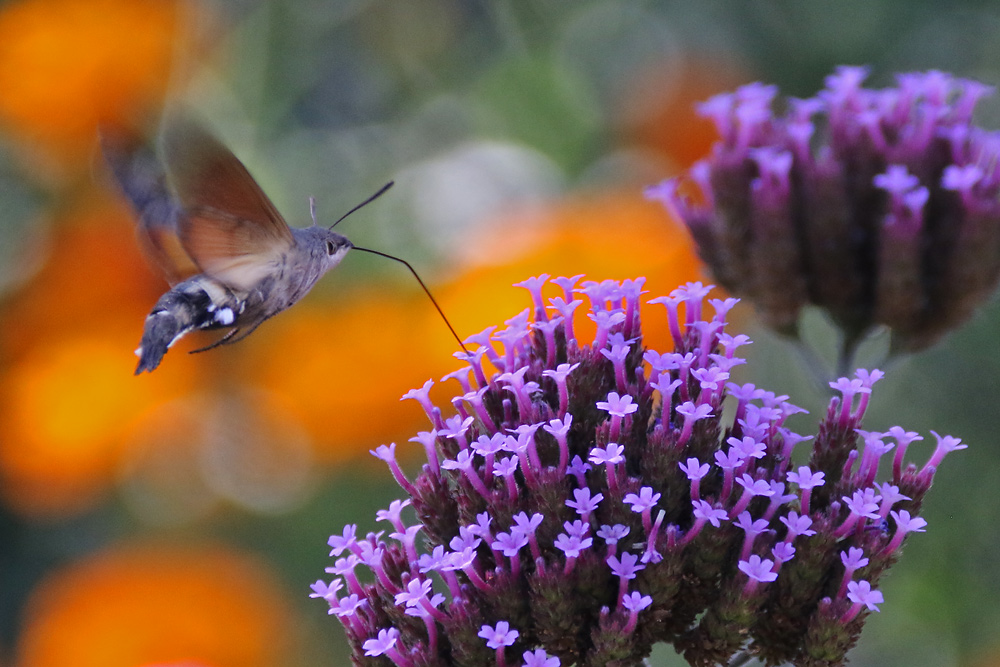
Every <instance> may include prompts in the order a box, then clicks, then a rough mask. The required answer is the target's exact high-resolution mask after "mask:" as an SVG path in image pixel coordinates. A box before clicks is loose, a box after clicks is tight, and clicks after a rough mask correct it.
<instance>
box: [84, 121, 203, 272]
mask: <svg viewBox="0 0 1000 667" xmlns="http://www.w3.org/2000/svg"><path fill="white" fill-rule="evenodd" d="M100 139H101V151H102V152H103V154H104V160H105V162H106V163H107V164H108V167H109V168H110V169H111V173H112V175H114V177H115V180H116V181H117V183H118V187H119V188H120V189H121V191H122V193H123V194H124V195H125V196H126V197H127V198H128V200H129V203H131V204H132V208H133V209H134V210H135V213H136V216H137V220H136V223H137V224H136V234H137V236H138V238H139V244H140V246H141V247H142V249H143V251H144V252H145V253H146V255H148V256H149V258H150V260H151V261H152V262H153V263H155V264H156V265H158V266H159V267H160V268H161V269H162V270H163V273H164V275H165V276H166V278H167V280H168V281H169V282H170V284H171V285H175V284H177V283H179V282H181V281H182V280H185V279H186V278H190V277H191V276H193V275H194V274H196V273H198V272H199V270H198V267H197V265H196V264H195V263H194V261H193V260H192V259H191V257H190V256H189V255H188V254H187V251H186V250H184V247H183V246H182V245H181V242H180V239H179V238H178V229H177V223H178V220H179V219H180V217H181V207H180V204H179V203H178V202H177V201H176V200H175V199H174V197H173V195H172V194H171V193H170V190H169V188H168V187H167V180H166V173H165V172H164V170H163V166H162V165H161V164H160V161H159V160H158V159H157V157H156V154H155V152H154V151H153V149H152V148H151V147H150V146H149V145H148V144H147V143H146V141H145V139H144V137H142V136H139V135H137V134H135V133H134V132H129V131H127V130H126V129H124V128H117V127H102V128H101V131H100Z"/></svg>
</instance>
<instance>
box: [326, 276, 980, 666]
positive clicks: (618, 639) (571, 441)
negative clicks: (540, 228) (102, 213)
mask: <svg viewBox="0 0 1000 667" xmlns="http://www.w3.org/2000/svg"><path fill="white" fill-rule="evenodd" d="M546 279H547V277H546V276H542V277H540V278H532V279H530V280H527V281H524V282H523V283H520V286H523V287H526V288H527V289H528V290H529V291H530V292H531V295H532V300H533V307H532V308H531V309H529V310H525V311H524V312H523V313H521V314H520V315H518V316H516V317H514V318H511V319H510V320H508V321H507V323H506V324H507V327H506V328H505V329H503V330H500V331H497V330H496V328H495V327H491V328H489V329H487V330H486V331H484V332H483V333H481V334H479V335H477V336H473V337H471V338H470V339H469V342H470V344H472V345H477V346H478V347H477V349H476V351H475V352H472V353H471V354H461V353H460V356H461V357H463V358H464V360H465V361H466V362H467V364H468V366H467V367H466V368H465V369H464V370H462V371H459V372H455V373H451V374H449V375H448V376H447V377H446V379H447V380H449V381H454V382H455V383H456V384H458V385H459V386H460V390H459V391H458V395H457V396H456V397H455V398H454V399H452V406H453V410H449V411H448V412H453V414H452V415H451V416H445V413H444V411H442V410H441V409H440V408H438V407H437V406H436V405H434V404H433V403H432V401H431V399H430V397H429V390H430V388H431V385H432V384H433V383H432V382H428V383H427V384H425V385H424V386H423V387H422V388H420V389H415V390H413V391H411V392H409V393H407V394H406V396H404V398H410V399H414V400H417V401H419V402H420V404H421V405H422V406H423V407H424V409H425V411H426V413H427V415H428V417H429V419H430V422H431V426H432V428H431V430H429V431H426V432H422V433H419V434H418V435H417V437H415V438H414V439H413V440H414V441H415V442H417V443H419V444H420V445H422V446H423V447H424V449H425V452H426V455H427V463H426V464H424V465H423V467H422V470H421V471H420V474H419V475H418V476H417V477H416V479H414V480H413V481H411V480H409V479H408V478H407V477H406V476H405V475H404V473H403V471H402V470H401V469H400V466H399V465H398V464H397V461H396V456H395V449H396V445H395V444H392V445H388V446H382V447H380V448H379V449H378V450H377V451H376V452H375V454H376V456H378V457H379V458H381V459H382V460H384V461H385V462H386V463H388V465H389V468H390V470H391V472H392V474H393V475H394V477H395V478H396V480H397V481H398V482H399V484H400V485H401V486H402V487H403V489H404V490H405V491H406V493H407V494H408V495H409V498H408V499H407V500H405V501H395V502H393V503H392V504H391V505H390V507H389V508H388V509H386V510H383V511H381V512H379V513H378V517H377V518H378V520H379V521H383V522H385V523H387V524H388V530H389V533H388V535H386V533H385V531H382V532H377V533H369V534H367V535H364V536H362V535H359V534H358V531H357V526H354V525H351V526H347V527H346V528H345V529H344V531H343V532H342V533H341V534H338V535H334V536H333V537H331V538H330V541H329V544H330V546H331V547H332V549H333V550H332V553H331V556H333V557H335V558H336V561H335V563H334V565H333V566H332V567H329V568H327V571H328V572H329V573H331V574H333V575H334V576H335V578H334V579H333V580H332V581H331V582H330V583H326V582H324V581H322V580H321V581H317V582H316V583H315V584H314V585H313V596H314V597H321V598H324V599H325V600H326V601H327V602H328V603H329V605H330V613H331V614H335V615H336V616H337V617H338V618H339V620H340V621H341V623H342V624H343V625H344V628H345V630H346V633H347V637H348V639H349V641H350V643H351V645H352V647H353V651H354V653H353V660H354V662H355V664H358V665H381V664H395V665H399V666H401V667H411V666H412V667H416V666H418V665H419V666H423V665H441V666H445V665H468V666H475V667H481V666H482V665H489V664H496V665H500V666H501V667H502V666H503V665H524V666H525V667H555V666H556V665H566V666H568V665H587V666H592V667H597V666H604V665H623V666H624V665H638V664H640V662H641V661H642V659H643V658H644V657H645V656H646V655H648V654H649V652H650V649H651V647H652V645H653V644H654V643H656V642H672V643H673V644H674V646H675V647H676V648H677V649H678V650H679V651H681V652H683V654H684V656H685V658H686V659H687V660H688V662H689V663H690V664H692V665H716V664H720V663H722V662H724V661H726V660H728V659H729V658H730V657H731V656H733V655H736V654H738V653H740V652H741V651H746V652H749V653H752V654H754V655H756V656H758V657H759V658H760V659H761V660H763V661H764V662H766V663H767V664H772V665H776V664H781V663H784V662H794V664H796V665H805V666H819V665H840V664H843V660H844V656H845V654H846V652H847V650H848V649H849V648H850V647H851V646H853V645H854V643H855V642H856V641H857V639H858V636H859V634H860V632H861V628H862V625H863V624H864V621H865V617H866V615H867V613H868V612H869V611H877V610H878V605H879V604H880V603H881V602H882V595H881V593H880V592H879V591H878V590H877V588H876V586H877V583H878V581H879V579H880V578H881V576H882V574H883V573H884V572H885V571H886V569H887V568H888V567H889V566H890V565H892V564H893V563H894V562H895V561H896V559H897V558H898V556H899V548H900V546H901V545H902V543H903V541H904V539H905V537H906V535H907V534H909V533H911V532H921V531H923V528H924V525H925V522H924V521H923V519H920V518H919V517H917V512H918V510H919V508H920V505H921V501H922V499H923V497H924V494H925V493H926V491H927V489H928V488H929V487H930V485H931V481H932V479H933V477H934V474H935V471H936V469H937V467H938V465H939V464H940V462H941V459H942V458H943V457H944V455H945V454H946V453H947V452H949V451H952V450H955V449H961V448H964V447H965V445H963V444H961V442H960V441H959V440H957V439H955V438H952V437H937V436H936V437H937V440H938V447H937V450H936V451H935V453H934V454H933V456H932V457H931V459H930V460H929V461H928V462H927V464H926V465H924V466H923V467H922V468H919V469H918V468H917V467H916V466H914V465H912V464H910V465H904V458H905V454H906V450H907V447H908V446H909V445H910V443H912V442H913V441H914V440H919V439H920V436H918V435H917V434H915V433H910V432H906V431H904V430H903V429H901V428H899V427H893V428H891V429H889V430H888V431H887V432H884V433H882V432H870V431H864V430H861V426H862V423H861V422H862V417H863V416H864V413H865V410H866V408H867V406H868V402H869V398H870V395H871V391H872V386H873V385H874V384H875V382H877V381H878V380H879V378H880V377H881V376H882V373H880V372H879V371H870V372H868V371H864V370H859V371H858V372H857V374H856V375H855V376H854V377H853V378H842V379H841V380H838V381H837V382H834V383H832V384H831V386H832V388H833V389H834V391H835V393H836V396H835V397H834V398H833V399H832V400H831V401H830V404H829V408H828V410H827V413H826V415H825V417H824V418H823V420H822V421H821V422H820V424H819V429H818V431H817V433H816V435H815V436H814V437H803V436H802V435H799V434H797V433H795V432H793V431H792V430H790V429H789V427H788V426H787V425H786V420H787V419H788V418H789V417H790V416H792V415H794V414H796V413H799V412H803V411H802V410H801V409H800V408H797V407H796V406H794V405H792V404H791V403H789V402H788V397H787V396H778V395H775V394H774V393H772V392H769V391H764V390H762V389H759V388H757V387H755V386H753V385H752V384H742V385H740V384H736V383H734V382H732V381H731V378H730V373H731V371H732V370H733V368H734V367H736V366H738V365H740V364H742V363H744V361H743V360H742V359H741V358H739V357H738V356H737V354H736V352H737V349H738V348H739V347H740V346H742V345H746V344H748V343H749V342H750V341H749V340H748V339H747V337H746V336H743V335H731V334H729V333H726V332H725V326H726V317H727V313H728V312H729V310H730V309H731V308H732V307H733V305H734V304H735V302H736V299H710V300H708V303H709V304H710V305H711V308H712V309H713V310H714V315H712V316H710V317H703V315H702V309H703V306H704V301H705V299H706V296H707V295H708V292H709V288H706V287H703V286H702V285H701V284H700V283H691V284H688V285H686V286H684V287H681V288H678V289H677V290H675V291H674V292H673V293H672V294H671V295H670V296H669V297H661V298H656V299H652V300H650V301H648V303H652V304H659V305H663V306H664V307H665V309H666V316H667V318H668V322H669V328H670V331H671V333H672V337H673V344H674V349H673V351H669V352H665V353H660V352H657V351H654V350H647V349H645V348H644V346H643V340H642V329H641V323H640V296H641V295H642V294H643V291H642V286H643V282H644V281H643V279H637V280H626V281H624V282H623V283H617V282H614V281H604V282H585V283H583V284H582V286H581V287H577V284H578V282H579V279H580V276H577V277H576V278H571V279H562V278H557V279H555V280H553V281H552V282H553V283H555V284H556V285H558V286H559V287H561V288H562V290H563V294H562V296H558V297H555V298H552V299H549V300H548V301H546V299H545V298H543V295H542V288H543V284H544V283H545V281H546ZM581 296H583V297H586V298H587V299H588V300H589V302H590V313H589V317H590V319H591V320H593V321H594V322H595V323H596V334H595V336H594V339H593V341H591V342H590V343H589V344H588V343H587V342H586V341H581V340H579V339H578V338H577V337H576V336H577V334H576V332H575V331H574V328H573V321H572V318H573V312H574V310H575V309H576V308H578V307H579V306H580V305H581V304H582V299H580V298H579V297H581ZM497 341H499V342H500V343H501V345H502V347H501V349H497V348H495V347H494V345H493V343H494V342H497ZM487 361H488V363H489V364H490V365H492V366H493V367H494V368H496V369H498V370H497V372H493V373H489V372H488V370H487V369H488V367H489V366H488V365H487ZM809 440H812V441H813V442H812V453H811V455H810V456H808V457H805V456H802V457H796V458H801V459H802V460H803V461H804V463H803V464H801V465H794V464H793V463H792V457H793V450H794V449H795V448H796V446H797V445H800V444H802V443H804V442H805V441H809ZM893 449H895V452H894V456H892V459H891V461H888V459H887V454H888V453H889V452H890V451H891V450H893ZM883 461H885V462H884V463H883ZM880 468H881V469H882V471H883V475H882V477H883V478H886V481H882V482H880V481H877V479H879V475H878V473H879V471H880ZM886 468H888V470H886ZM408 508H412V509H408ZM411 511H415V513H416V517H417V522H413V521H412V520H407V519H404V512H406V513H409V512H411ZM360 570H366V571H369V572H370V573H371V574H370V577H365V579H370V581H369V582H368V583H363V582H362V577H360V576H359V571H360Z"/></svg>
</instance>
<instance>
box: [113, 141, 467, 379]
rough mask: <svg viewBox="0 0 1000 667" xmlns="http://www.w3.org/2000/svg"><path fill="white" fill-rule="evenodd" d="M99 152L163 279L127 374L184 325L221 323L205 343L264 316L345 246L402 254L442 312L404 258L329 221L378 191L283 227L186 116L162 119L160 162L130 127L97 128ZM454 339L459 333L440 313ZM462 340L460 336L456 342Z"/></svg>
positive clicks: (305, 288)
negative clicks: (357, 241) (320, 217)
mask: <svg viewBox="0 0 1000 667" xmlns="http://www.w3.org/2000/svg"><path fill="white" fill-rule="evenodd" d="M101 144H102V148H103V152H104V157H105V160H106V161H107V163H108V165H109V166H110V168H111V171H112V173H113V174H114V176H115V179H116V180H117V182H118V185H119V187H120V188H121V190H122V192H124V194H125V196H126V197H127V198H128V200H129V201H130V202H131V204H132V207H133V208H134V209H135V212H136V215H137V218H138V220H137V223H138V236H139V239H140V242H141V244H142V245H143V246H144V248H145V249H146V251H147V253H148V254H149V255H151V256H152V258H153V259H154V260H155V262H156V263H157V264H159V265H160V267H161V268H162V269H163V270H164V272H165V274H166V276H167V280H168V281H169V282H170V284H171V288H170V290H169V291H167V292H166V294H164V295H163V296H162V297H160V299H159V300H158V301H157V302H156V305H154V306H153V309H152V311H151V312H150V313H149V315H148V316H147V317H146V321H145V325H144V327H143V332H142V340H141V342H140V344H139V348H138V349H137V350H136V355H137V356H138V357H139V363H138V365H137V366H136V369H135V374H136V375H139V374H140V373H142V372H143V371H150V372H151V371H153V370H154V369H156V367H157V366H159V364H160V361H161V360H162V359H163V355H165V354H166V352H167V350H168V349H169V348H170V347H171V346H173V344H174V343H176V342H177V341H178V340H180V339H181V338H182V337H183V336H184V335H186V334H188V333H190V332H191V331H195V330H199V329H225V330H226V331H225V333H224V335H223V336H222V337H221V338H219V339H218V340H216V341H215V342H214V343H212V344H210V345H208V346H206V347H202V348H200V349H197V350H193V352H203V351H206V350H210V349H212V348H215V347H218V346H219V345H224V344H232V343H235V342H237V341H240V340H242V339H244V338H246V337H247V336H249V335H250V334H251V333H253V331H254V330H255V329H256V328H257V327H258V326H260V325H261V324H262V323H263V322H264V321H265V320H267V319H268V318H270V317H273V316H274V315H277V314H278V313H280V312H281V311H283V310H285V309H287V308H289V307H290V306H292V305H293V304H295V303H296V302H297V301H298V300H299V299H301V298H302V297H304V296H305V295H306V294H307V293H308V292H309V290H310V289H312V287H313V285H315V284H316V282H317V281H318V280H319V279H320V278H321V277H322V276H323V275H324V274H325V273H326V272H327V271H329V270H330V269H332V268H334V267H335V266H337V265H338V264H339V263H340V262H341V260H343V259H344V256H345V255H346V254H347V252H348V251H349V250H351V249H355V250H361V251H364V252H369V253H372V254H375V255H379V256H382V257H386V258H389V259H392V260H395V261H397V262H401V263H402V264H404V265H406V267H407V268H408V269H409V270H410V271H411V272H412V273H413V275H414V277H416V279H417V281H418V282H420V285H421V287H423V289H424V291H425V292H426V293H427V296H428V297H430V299H431V301H432V302H433V303H434V306H435V307H436V308H437V310H438V312H439V313H441V316H442V317H444V313H443V312H442V311H441V308H440V306H438V304H437V302H436V301H435V300H434V297H433V296H431V293H430V291H429V290H428V289H427V286H426V285H424V282H423V281H422V280H421V279H420V276H418V275H417V272H416V271H415V270H414V269H413V267H412V266H410V264H409V263H408V262H406V261H404V260H402V259H400V258H398V257H395V256H393V255H389V254H386V253H383V252H379V251H377V250H371V249H368V248H361V247H358V246H356V245H354V244H353V243H351V242H350V241H349V240H348V239H347V238H346V237H344V236H342V235H340V234H338V233H336V232H334V231H333V227H334V226H335V225H336V224H337V223H339V222H340V221H341V220H343V219H344V218H345V217H347V216H348V215H350V214H351V213H353V212H354V211H356V210H357V209H359V208H361V207H362V206H364V205H366V204H368V203H370V202H371V201H373V200H374V199H376V198H377V197H379V196H380V195H381V194H383V193H384V192H385V191H386V190H387V189H388V188H389V187H390V186H391V185H392V183H391V182H390V183H388V184H387V185H385V186H384V187H383V188H382V189H381V190H379V191H378V192H377V193H375V194H374V195H372V196H371V197H369V198H368V199H366V200H365V201H363V202H362V203H361V204H358V205H357V206H355V207H354V208H352V209H351V210H350V211H348V212H347V213H346V214H344V215H343V216H341V217H340V219H338V220H337V221H336V222H334V223H333V225H331V226H330V227H329V228H325V227H320V226H319V225H318V224H317V222H316V215H315V206H314V202H313V201H312V200H310V210H311V212H312V218H313V224H312V226H310V227H303V228H295V227H289V225H288V223H286V222H285V219H284V218H283V217H282V216H281V214H280V213H279V212H278V210H277V208H275V206H274V204H272V203H271V200H270V199H268V197H267V195H266V194H264V191H263V190H261V188H260V186H259V185H257V182H256V181H255V180H254V179H253V177H252V176H251V175H250V172H249V171H247V169H246V167H244V166H243V163H242V162H240V161H239V159H237V157H236V156H235V155H233V153H232V152H231V151H230V150H229V149H228V148H226V147H225V146H224V145H223V144H222V143H221V142H219V141H218V140H217V139H216V138H215V137H213V136H212V135H211V134H209V133H208V132H207V131H205V130H203V129H202V128H200V127H199V126H197V125H195V124H193V123H190V122H180V121H173V122H170V123H167V124H165V126H164V131H163V141H162V155H163V160H162V162H161V161H160V160H159V159H158V158H157V156H156V154H155V151H153V150H152V149H151V148H149V147H148V146H146V144H145V143H144V142H142V141H139V140H136V139H135V138H134V137H133V136H130V135H127V134H124V133H120V132H114V131H108V130H105V131H103V132H102V134H101ZM445 323H446V324H448V328H449V329H450V330H451V332H452V335H454V336H455V339H456V340H458V342H459V345H460V346H462V341H461V340H460V339H459V337H458V334H457V333H455V330H454V329H453V328H452V327H451V324H450V323H448V320H447V318H445ZM462 347H463V349H464V346H462Z"/></svg>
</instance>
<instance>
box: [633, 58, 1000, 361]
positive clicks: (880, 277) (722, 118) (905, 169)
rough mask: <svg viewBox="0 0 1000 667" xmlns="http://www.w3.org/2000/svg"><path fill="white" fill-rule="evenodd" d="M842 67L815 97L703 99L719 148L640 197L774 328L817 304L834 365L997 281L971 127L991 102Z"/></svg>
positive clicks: (961, 309) (999, 224) (953, 310)
mask: <svg viewBox="0 0 1000 667" xmlns="http://www.w3.org/2000/svg"><path fill="white" fill-rule="evenodd" d="M866 77H867V71H866V70H865V69H864V68H861V67H840V68H839V69H837V71H836V72H835V73H834V74H833V75H831V76H829V77H827V80H826V87H825V88H824V89H823V90H821V91H820V92H819V93H818V94H817V95H816V96H815V97H812V98H808V99H789V100H787V102H786V103H784V104H782V103H778V102H776V101H775V98H776V96H777V93H778V91H777V88H776V87H775V86H766V85H763V84H760V83H754V84H750V85H747V86H743V87H742V88H740V89H738V90H737V91H735V92H734V93H727V94H722V95H718V96H716V97H713V98H712V99H710V100H708V101H707V102H705V103H704V104H702V105H701V107H700V111H701V113H702V114H703V115H705V116H707V117H709V118H711V119H712V120H713V121H714V122H715V125H716V127H717V128H718V131H719V134H720V136H721V139H720V140H719V141H718V142H717V143H716V145H715V146H714V148H713V151H712V154H711V156H710V157H709V158H707V159H706V160H704V161H701V162H699V163H698V164H697V165H696V166H694V167H693V168H692V169H691V172H690V177H691V180H692V181H693V182H694V183H695V184H696V185H697V186H698V189H699V190H700V194H701V195H702V199H703V203H702V204H701V205H696V204H692V203H689V202H688V201H687V200H686V199H685V198H684V197H682V196H680V194H679V192H678V186H679V185H680V182H679V181H677V180H676V179H671V180H668V181H665V182H664V183H662V184H660V185H657V186H654V187H652V188H650V189H649V190H648V194H649V196H650V197H653V198H656V199H662V200H664V201H665V202H666V203H667V204H669V205H670V207H671V208H673V209H674V210H675V211H676V212H677V213H678V215H679V216H680V218H681V219H683V220H684V222H685V223H686V224H687V226H688V227H689V228H690V230H691V233H692V235H693V237H694V239H695V241H696V242H697V244H698V250H699V253H700V254H701V256H702V258H703V259H704V260H705V261H706V263H707V264H708V265H709V266H710V268H711V270H712V273H713V275H714V276H715V279H716V280H718V281H719V283H720V284H721V285H723V286H724V287H725V288H726V289H728V290H729V291H730V292H732V293H733V294H737V295H740V296H744V297H746V298H747V299H748V300H750V301H751V302H752V303H753V304H754V306H755V307H756V308H757V309H758V311H759V312H760V313H761V315H762V316H763V317H764V319H765V320H766V321H767V322H768V323H769V325H770V326H772V327H774V328H776V329H777V330H779V331H781V332H784V333H786V334H792V335H794V334H796V333H797V322H798V317H799V312H800V310H801V309H802V307H803V306H805V305H807V304H813V305H816V306H819V307H820V308H822V309H824V310H825V311H826V312H827V313H828V314H829V315H830V317H831V318H832V319H833V320H834V322H835V323H836V324H837V325H838V326H840V327H841V329H842V330H843V331H844V336H845V345H844V347H845V352H846V354H845V356H847V357H849V356H850V354H851V352H852V350H853V348H854V347H855V346H856V345H857V343H858V342H859V341H860V340H861V339H862V338H864V336H865V335H866V334H867V333H869V332H870V331H871V330H873V328H874V327H877V326H879V325H883V326H886V327H889V329H890V330H891V332H892V346H893V347H892V349H893V352H912V351H917V350H920V349H922V348H925V347H927V346H928V345H930V344H932V343H934V342H935V341H937V340H938V339H939V338H940V337H941V336H942V335H943V334H944V333H946V332H947V331H949V330H951V329H952V328H954V327H956V326H957V325H958V324H960V323H961V322H963V321H964V320H965V319H967V318H968V317H969V316H970V315H971V314H972V312H973V311H974V309H975V308H976V307H977V306H978V305H980V304H981V303H982V302H983V301H984V300H985V299H986V297H987V296H989V294H990V293H991V292H992V291H993V289H994V288H995V287H996V284H997V281H998V279H1000V134H998V133H997V132H990V131H986V130H984V129H982V128H980V127H977V126H976V125H975V124H974V123H973V118H972V115H973V111H974V109H975V107H976V104H977V102H978V101H979V100H980V99H981V98H982V97H983V96H984V95H987V94H989V93H990V92H992V89H991V88H990V87H989V86H986V85H984V84H981V83H979V82H977V81H972V80H968V79H960V78H956V77H953V76H951V75H948V74H945V73H944V72H939V71H929V72H924V73H918V72H914V73H908V74H900V75H899V76H898V77H897V85H896V86H893V87H888V88H883V89H870V88H865V87H864V86H863V84H864V81H865V78H866Z"/></svg>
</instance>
